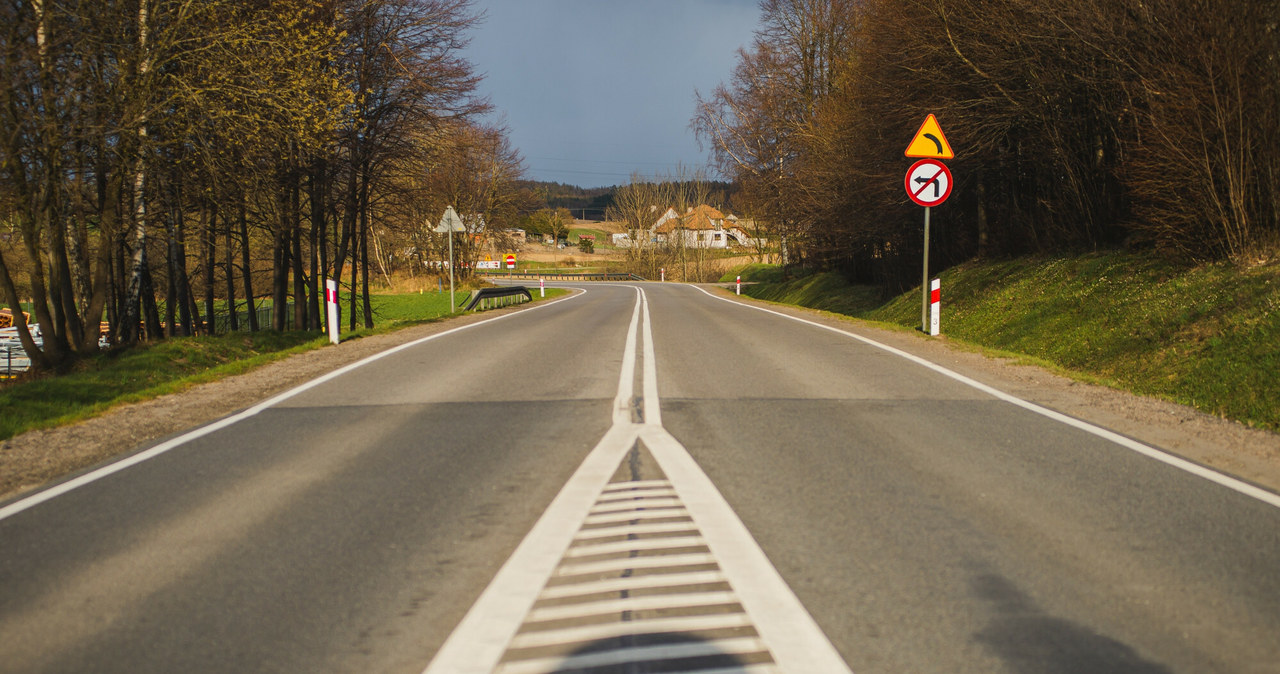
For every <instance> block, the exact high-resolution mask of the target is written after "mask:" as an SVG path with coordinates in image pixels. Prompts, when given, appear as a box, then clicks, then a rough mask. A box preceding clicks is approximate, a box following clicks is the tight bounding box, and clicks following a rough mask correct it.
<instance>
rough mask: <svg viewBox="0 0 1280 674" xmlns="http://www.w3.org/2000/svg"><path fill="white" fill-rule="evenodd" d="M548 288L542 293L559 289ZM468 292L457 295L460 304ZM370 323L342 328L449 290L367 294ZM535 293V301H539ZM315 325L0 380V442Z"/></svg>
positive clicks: (265, 347)
mask: <svg viewBox="0 0 1280 674" xmlns="http://www.w3.org/2000/svg"><path fill="white" fill-rule="evenodd" d="M566 292H567V291H565V290H562V289H555V288H553V289H548V290H547V299H551V298H554V297H559V296H561V295H564V294H565V293H566ZM470 294H471V293H470V291H468V290H459V291H458V292H457V293H456V299H457V305H458V307H459V308H461V307H462V306H463V305H464V304H465V303H466V301H467V299H468V298H469V297H470ZM370 299H371V301H372V306H373V311H374V314H375V316H376V318H377V327H375V328H359V329H357V330H355V331H354V332H345V331H344V332H343V335H342V339H343V340H344V341H345V340H351V339H358V338H361V337H366V336H369V335H375V334H381V333H384V332H391V331H394V330H397V329H400V328H404V327H408V326H411V325H418V324H421V323H428V322H432V321H437V320H441V319H443V318H445V317H447V316H448V315H449V291H448V290H447V289H446V290H445V291H444V292H421V293H405V294H394V295H377V294H375V295H371V297H370ZM538 300H539V297H538V295H537V293H534V301H535V302H536V301H538ZM328 344H329V340H328V337H326V336H325V335H324V333H323V332H320V331H315V330H311V331H284V332H282V331H275V330H262V331H257V332H232V333H227V334H221V335H213V336H197V337H174V338H170V339H165V340H161V341H156V342H147V343H142V344H139V345H138V346H136V347H135V348H132V349H126V350H114V351H106V352H102V353H100V354H97V355H96V356H94V357H90V358H83V359H80V360H79V361H77V363H76V365H75V367H74V369H73V370H72V371H71V372H68V373H66V374H63V375H60V376H53V375H51V374H48V373H46V374H43V375H36V376H33V377H31V378H29V379H21V380H19V381H16V382H13V383H8V384H0V408H2V409H4V414H3V415H0V440H4V439H7V438H11V437H13V436H15V435H17V434H19V433H23V432H25V431H29V430H34V429H38V428H50V427H54V426H60V425H63V424H67V423H72V422H75V421H79V420H81V419H86V418H89V417H92V416H94V415H97V414H99V413H101V412H103V411H105V410H107V409H109V408H111V407H113V406H115V405H118V404H121V403H129V402H137V401H140V400H147V399H150V398H155V397H158V396H161V395H165V394H168V393H175V392H178V391H182V390H184V389H186V388H189V387H191V386H194V385H196V384H200V383H204V382H208V381H215V380H217V379H221V378H223V377H228V376H231V375H235V374H240V373H242V372H247V371H249V370H251V369H253V368H256V367H259V366H262V365H265V364H267V363H270V362H273V361H276V360H279V359H281V358H285V357H287V356H290V355H292V354H295V353H301V352H304V351H308V350H311V349H319V348H324V347H326V346H327V345H328Z"/></svg>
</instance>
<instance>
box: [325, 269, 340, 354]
mask: <svg viewBox="0 0 1280 674" xmlns="http://www.w3.org/2000/svg"><path fill="white" fill-rule="evenodd" d="M324 307H325V310H326V311H327V316H328V318H329V342H330V343H333V344H337V343H338V323H340V322H341V321H340V319H339V318H338V316H339V313H340V309H339V306H338V282H337V281H335V280H333V279H331V278H330V279H325V280H324Z"/></svg>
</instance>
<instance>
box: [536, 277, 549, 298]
mask: <svg viewBox="0 0 1280 674" xmlns="http://www.w3.org/2000/svg"><path fill="white" fill-rule="evenodd" d="M546 296H547V280H546V279H544V278H542V277H541V276H539V277H538V297H546Z"/></svg>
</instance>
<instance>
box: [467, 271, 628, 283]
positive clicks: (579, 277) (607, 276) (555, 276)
mask: <svg viewBox="0 0 1280 674" xmlns="http://www.w3.org/2000/svg"><path fill="white" fill-rule="evenodd" d="M476 275H477V276H484V277H486V278H501V279H516V280H521V281H537V280H538V279H545V280H547V281H644V280H645V278H644V277H643V276H636V275H635V274H615V273H607V272H600V273H589V274H562V273H547V272H533V271H517V272H492V271H490V272H477V273H476Z"/></svg>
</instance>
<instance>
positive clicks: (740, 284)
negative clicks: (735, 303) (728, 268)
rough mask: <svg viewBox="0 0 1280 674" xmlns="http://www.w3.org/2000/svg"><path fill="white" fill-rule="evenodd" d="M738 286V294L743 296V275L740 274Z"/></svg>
mask: <svg viewBox="0 0 1280 674" xmlns="http://www.w3.org/2000/svg"><path fill="white" fill-rule="evenodd" d="M737 286H738V294H739V295H741V294H742V274H738V282H737Z"/></svg>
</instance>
